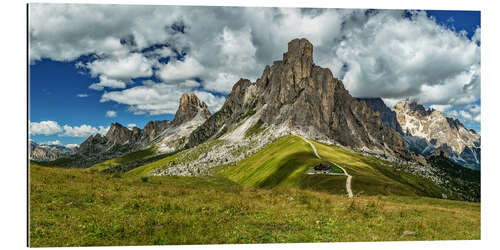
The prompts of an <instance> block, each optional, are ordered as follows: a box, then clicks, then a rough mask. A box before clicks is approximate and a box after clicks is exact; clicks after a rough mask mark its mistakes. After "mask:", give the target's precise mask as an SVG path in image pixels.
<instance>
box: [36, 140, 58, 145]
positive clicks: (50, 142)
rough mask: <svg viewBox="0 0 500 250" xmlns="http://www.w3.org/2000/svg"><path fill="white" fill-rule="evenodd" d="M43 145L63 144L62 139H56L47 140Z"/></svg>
mask: <svg viewBox="0 0 500 250" xmlns="http://www.w3.org/2000/svg"><path fill="white" fill-rule="evenodd" d="M40 144H41V145H61V141H59V140H55V141H47V142H41V143H40Z"/></svg>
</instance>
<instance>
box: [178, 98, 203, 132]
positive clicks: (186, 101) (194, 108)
mask: <svg viewBox="0 0 500 250" xmlns="http://www.w3.org/2000/svg"><path fill="white" fill-rule="evenodd" d="M198 112H202V113H201V115H202V116H203V117H204V118H205V119H207V118H208V117H210V111H209V110H208V106H207V104H206V103H205V102H202V101H200V99H199V98H198V97H197V96H196V95H195V94H194V93H191V94H187V93H184V94H182V96H181V99H180V100H179V108H178V109H177V112H176V113H175V118H174V124H175V125H178V124H181V123H184V122H187V121H190V120H192V119H193V118H194V117H196V115H197V114H198Z"/></svg>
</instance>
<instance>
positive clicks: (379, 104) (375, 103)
mask: <svg viewBox="0 0 500 250" xmlns="http://www.w3.org/2000/svg"><path fill="white" fill-rule="evenodd" d="M356 100H358V101H360V102H364V103H365V104H366V106H368V107H369V108H370V109H371V110H372V111H373V112H377V113H379V115H380V117H381V118H382V123H384V125H385V126H387V127H389V128H392V129H394V130H396V132H398V133H400V134H401V135H403V130H402V129H401V125H399V122H398V119H397V118H396V112H394V111H392V110H391V109H390V108H389V107H387V105H385V103H384V101H382V99H381V98H356Z"/></svg>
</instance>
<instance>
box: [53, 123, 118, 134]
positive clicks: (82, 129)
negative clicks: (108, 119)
mask: <svg viewBox="0 0 500 250" xmlns="http://www.w3.org/2000/svg"><path fill="white" fill-rule="evenodd" d="M63 129H64V132H63V133H61V134H59V136H69V137H89V136H90V135H93V134H96V133H99V134H102V135H104V134H106V133H107V132H108V129H109V127H104V126H99V127H98V128H96V127H92V126H90V125H86V124H83V125H80V126H69V125H64V126H63Z"/></svg>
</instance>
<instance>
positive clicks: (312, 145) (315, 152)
mask: <svg viewBox="0 0 500 250" xmlns="http://www.w3.org/2000/svg"><path fill="white" fill-rule="evenodd" d="M300 138H302V140H304V141H305V142H307V143H308V144H309V145H311V148H312V149H313V151H314V154H315V155H316V157H318V159H321V157H320V156H319V154H318V151H317V150H316V147H315V146H314V144H312V143H311V142H310V141H309V140H307V139H306V138H304V137H302V136H301V137H300ZM328 162H330V163H331V164H333V165H335V166H337V167H338V168H340V169H342V171H344V174H345V175H346V176H347V180H346V182H345V188H346V189H347V196H349V198H352V197H353V194H352V189H351V180H352V176H351V175H350V174H349V173H347V171H346V170H345V168H343V167H341V166H340V165H339V164H337V163H335V162H332V161H328Z"/></svg>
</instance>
